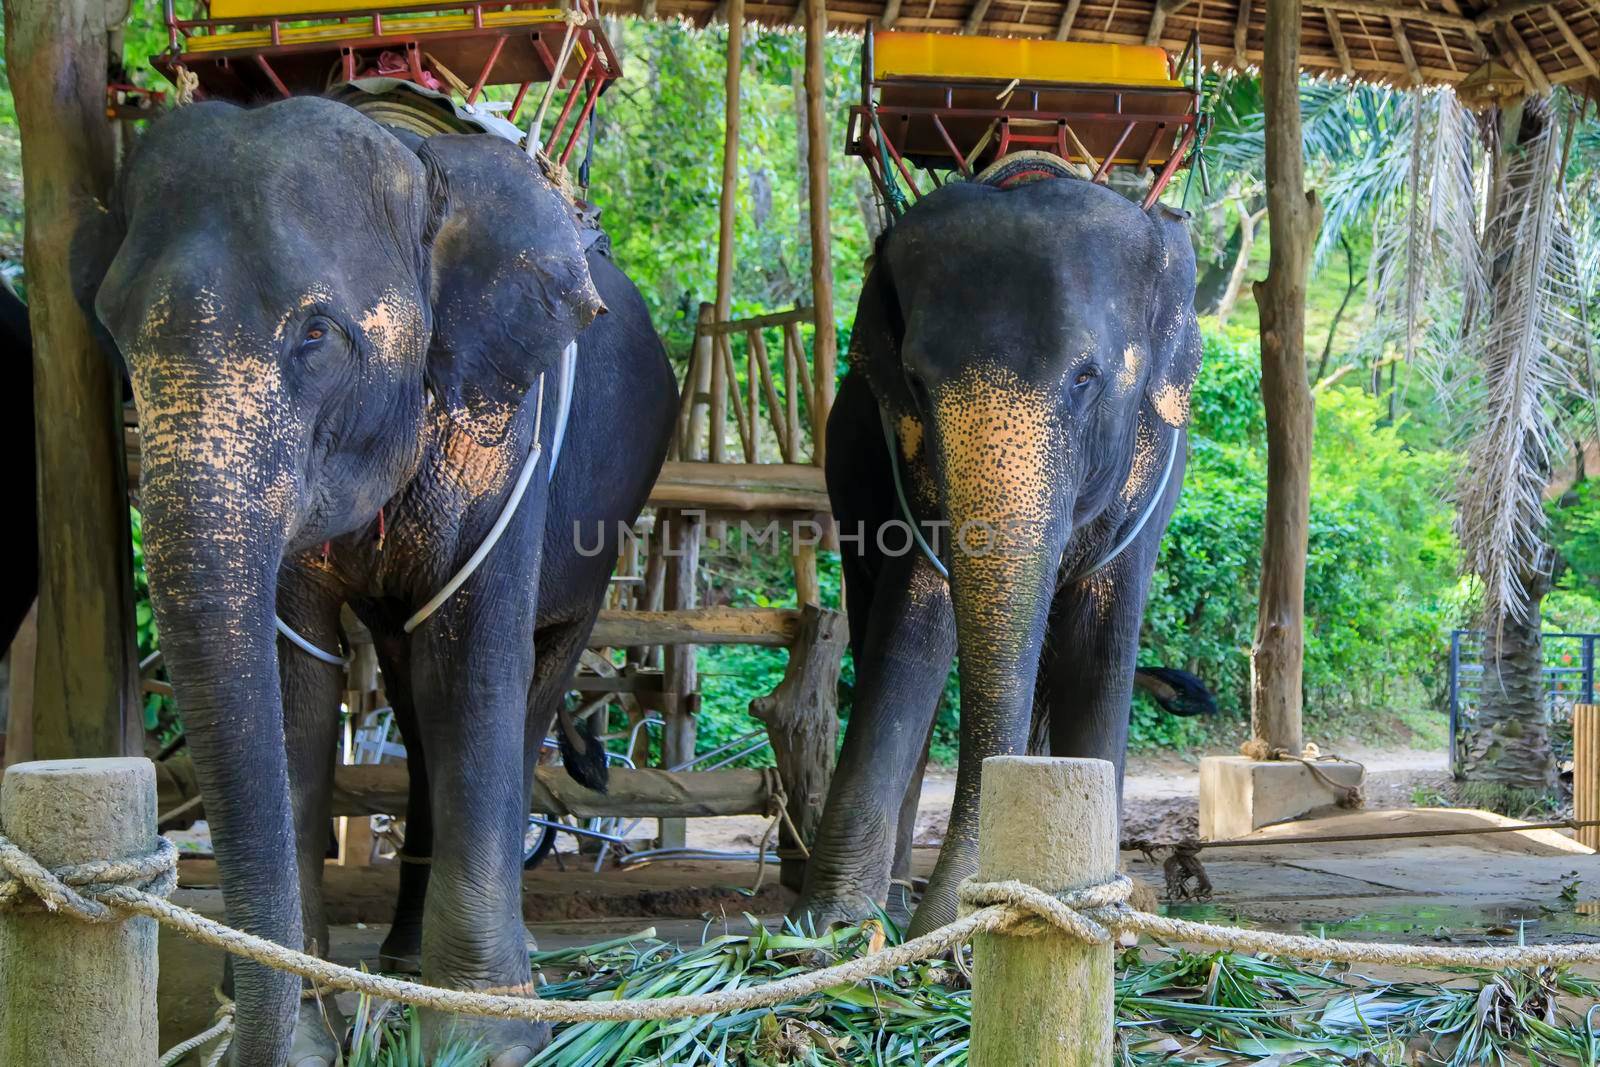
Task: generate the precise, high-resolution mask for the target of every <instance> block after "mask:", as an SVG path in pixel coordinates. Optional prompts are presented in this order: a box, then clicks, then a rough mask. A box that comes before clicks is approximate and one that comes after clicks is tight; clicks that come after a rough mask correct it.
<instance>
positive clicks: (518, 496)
mask: <svg viewBox="0 0 1600 1067" xmlns="http://www.w3.org/2000/svg"><path fill="white" fill-rule="evenodd" d="M577 357H578V342H577V341H576V340H574V341H573V342H572V343H571V344H569V345H567V347H566V348H565V349H564V350H562V353H561V362H560V364H559V369H558V371H557V381H556V407H557V410H556V427H555V440H554V441H552V442H551V447H550V467H549V471H548V473H547V475H546V483H547V484H548V482H549V481H552V480H554V478H555V476H556V462H557V461H558V460H559V459H560V458H561V446H562V444H563V442H564V441H565V439H566V436H567V423H568V421H569V417H570V415H571V410H572V394H573V387H574V382H575V381H576V377H577ZM534 405H535V406H534V415H533V447H532V448H530V449H529V450H528V458H527V459H525V460H523V461H522V470H521V471H519V472H518V474H517V482H516V485H515V486H514V487H513V488H512V490H511V495H510V496H508V497H507V498H506V502H505V504H503V505H502V506H501V508H500V514H499V516H498V517H496V518H495V521H494V525H493V526H492V527H490V528H489V533H488V535H487V536H486V537H485V538H484V539H483V543H482V544H480V545H479V546H478V548H477V551H475V552H473V553H472V555H471V556H470V557H468V559H467V562H465V563H463V564H462V565H461V567H460V569H458V570H457V571H456V572H455V574H453V575H451V576H450V580H449V581H447V582H445V584H444V587H443V588H442V589H440V590H439V591H438V592H437V593H435V594H434V595H433V596H432V597H431V598H430V599H429V600H428V602H427V603H426V604H424V605H422V607H420V608H418V609H417V611H416V612H415V613H414V614H413V615H412V616H411V617H410V618H409V619H407V620H406V624H405V632H406V633H411V632H412V631H413V630H415V629H416V628H417V627H418V626H421V625H422V624H423V623H424V622H426V621H427V620H428V617H429V616H430V615H432V614H433V613H434V612H436V611H438V610H439V608H440V607H442V606H443V605H444V602H445V601H447V600H449V599H450V598H451V597H452V596H454V595H455V592H456V590H458V589H460V588H461V587H462V585H464V584H466V581H467V579H468V578H470V577H472V574H473V572H474V571H476V570H477V569H478V568H479V567H480V566H482V564H483V561H484V560H485V559H487V558H488V556H489V552H490V551H491V550H492V549H493V548H494V546H495V545H496V544H497V543H499V541H500V538H501V536H502V535H503V534H504V533H505V532H506V527H507V526H509V525H510V524H511V518H512V516H513V515H515V514H516V513H517V508H518V507H519V506H520V505H521V504H522V498H523V495H524V494H526V493H527V491H528V483H529V482H531V481H532V480H533V472H534V471H535V470H536V469H537V468H538V466H539V458H540V456H542V455H543V454H544V444H543V442H542V441H541V440H540V438H541V437H543V436H544V375H543V374H541V375H539V385H538V395H537V397H536V398H535V400H534ZM273 621H274V622H276V623H277V627H278V632H279V633H281V634H282V635H283V636H284V637H285V638H287V639H288V640H289V642H290V643H291V644H293V645H294V646H295V647H296V648H299V649H300V650H301V651H303V652H305V653H306V654H307V655H309V656H311V657H313V658H315V659H318V660H321V661H322V662H323V663H327V664H330V665H331V666H335V667H344V666H347V665H348V663H349V661H348V660H346V659H344V658H342V657H340V656H335V655H333V654H332V653H331V652H324V651H323V650H322V649H320V648H318V647H317V646H316V645H314V644H312V643H311V642H310V641H308V640H306V639H305V638H304V637H301V636H300V635H299V634H297V633H295V631H294V630H293V629H292V628H291V627H290V626H289V624H288V623H286V622H284V621H283V619H282V618H281V617H279V616H273Z"/></svg>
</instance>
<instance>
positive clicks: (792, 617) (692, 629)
mask: <svg viewBox="0 0 1600 1067" xmlns="http://www.w3.org/2000/svg"><path fill="white" fill-rule="evenodd" d="M799 627H800V612H799V611H798V610H794V609H788V608H688V609H684V610H679V611H613V610H611V609H609V608H608V609H606V610H604V611H601V612H600V615H599V617H598V618H597V619H596V620H595V624H594V630H593V631H592V632H591V633H590V635H589V647H590V648H636V647H640V646H643V645H757V646H760V647H762V648H787V647H788V646H789V645H792V644H793V643H794V640H795V635H796V634H797V633H798V632H799Z"/></svg>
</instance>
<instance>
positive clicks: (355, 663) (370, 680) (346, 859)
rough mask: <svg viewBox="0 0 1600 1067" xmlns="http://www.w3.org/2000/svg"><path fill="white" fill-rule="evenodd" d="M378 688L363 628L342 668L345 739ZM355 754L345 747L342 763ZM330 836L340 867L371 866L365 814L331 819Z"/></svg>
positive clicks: (368, 823) (373, 658)
mask: <svg viewBox="0 0 1600 1067" xmlns="http://www.w3.org/2000/svg"><path fill="white" fill-rule="evenodd" d="M377 688H378V650H377V649H376V648H374V647H373V644H372V635H371V634H368V633H366V632H365V630H364V629H363V631H362V633H361V635H360V636H359V637H353V640H352V642H351V648H350V665H349V666H348V667H346V668H345V683H344V706H345V711H346V713H347V714H348V715H349V719H348V720H347V725H346V727H345V739H346V740H347V741H350V740H353V739H354V736H355V728H356V727H358V726H360V725H361V720H362V718H363V717H364V716H365V715H366V714H367V712H369V711H371V710H372V709H373V708H374V707H375V705H374V704H373V695H374V694H375V693H376V691H377ZM354 760H355V753H354V752H352V751H351V750H350V747H349V746H348V745H347V746H346V748H345V751H344V761H345V763H353V762H354ZM334 833H335V836H336V837H337V838H338V840H339V859H338V865H339V866H340V867H370V866H371V865H372V851H373V850H372V846H373V843H374V837H373V833H372V818H371V816H365V815H341V816H339V817H338V818H336V819H335V820H334Z"/></svg>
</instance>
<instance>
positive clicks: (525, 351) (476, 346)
mask: <svg viewBox="0 0 1600 1067" xmlns="http://www.w3.org/2000/svg"><path fill="white" fill-rule="evenodd" d="M418 155H419V156H420V157H421V159H422V161H423V163H424V164H425V165H426V166H427V168H428V172H429V183H430V187H431V189H432V200H433V202H434V204H435V215H436V216H437V218H436V221H435V222H433V223H430V224H429V226H428V227H427V228H428V229H434V228H435V227H436V230H437V232H436V234H435V235H434V236H433V237H432V241H431V244H432V274H433V339H432V344H431V347H430V349H429V352H428V368H427V376H428V384H429V385H430V386H431V387H432V389H433V391H434V395H435V396H437V397H438V398H439V400H441V401H442V402H443V403H444V404H445V406H446V408H447V410H449V411H450V412H451V415H452V417H453V418H454V419H455V420H456V421H457V423H458V424H459V425H461V426H462V428H464V429H465V430H466V431H467V432H468V433H469V434H471V435H472V437H473V438H474V439H475V440H477V441H478V442H479V443H480V444H483V445H495V444H498V443H499V442H500V441H501V440H503V439H504V437H505V434H506V432H507V430H508V429H509V428H510V426H511V424H512V421H513V418H514V416H515V415H516V412H517V411H518V409H519V408H520V407H521V406H522V403H523V400H524V399H525V398H526V397H527V394H528V390H529V388H530V387H531V386H532V385H533V383H534V382H535V381H537V380H538V377H539V375H541V374H543V373H544V372H545V371H547V370H549V369H550V368H552V367H554V366H555V364H556V361H557V359H559V357H560V355H561V353H562V351H563V350H564V349H565V348H566V347H567V345H569V344H570V343H571V342H572V341H573V339H574V338H576V337H577V335H578V334H579V333H580V332H581V331H582V330H583V329H584V327H586V326H588V325H589V323H590V322H592V321H594V318H595V316H596V315H598V314H600V313H601V312H602V311H604V310H605V308H604V305H603V303H602V302H601V300H600V294H599V293H598V292H596V291H595V287H594V282H593V281H592V280H591V279H590V277H589V267H588V263H587V261H586V260H585V258H584V255H583V250H582V249H581V248H580V247H579V246H578V234H577V230H576V228H575V227H574V225H573V222H572V218H571V216H570V214H569V212H568V206H567V202H566V199H565V198H564V197H563V196H562V195H561V193H560V191H559V190H557V189H556V187H555V186H554V185H552V184H551V183H550V182H549V181H548V180H546V178H545V177H544V175H543V174H542V173H540V171H539V168H538V166H537V165H536V164H535V163H534V162H533V160H531V159H529V158H528V156H527V154H526V153H524V152H523V151H522V150H521V149H519V148H518V147H517V146H516V145H514V144H512V143H511V142H509V141H504V140H501V139H500V138H498V137H491V136H488V135H481V134H480V135H472V134H467V135H445V136H438V137H430V138H428V139H427V141H425V142H424V143H423V145H422V147H421V148H420V149H419V150H418ZM425 243H426V238H425Z"/></svg>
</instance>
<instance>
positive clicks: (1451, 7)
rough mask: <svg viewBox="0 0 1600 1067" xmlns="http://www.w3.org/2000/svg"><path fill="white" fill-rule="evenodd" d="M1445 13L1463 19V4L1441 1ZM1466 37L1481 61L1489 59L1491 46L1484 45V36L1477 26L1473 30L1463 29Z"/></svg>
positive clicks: (1449, 0) (1454, 1)
mask: <svg viewBox="0 0 1600 1067" xmlns="http://www.w3.org/2000/svg"><path fill="white" fill-rule="evenodd" d="M1440 4H1441V5H1442V6H1443V7H1444V9H1445V11H1446V12H1448V13H1449V14H1451V15H1454V16H1456V17H1457V18H1460V17H1461V4H1460V2H1459V0H1440ZM1461 32H1462V33H1464V34H1465V35H1466V38H1467V43H1468V44H1469V45H1471V46H1472V54H1473V55H1474V56H1476V57H1477V58H1479V59H1488V58H1489V46H1488V45H1486V44H1484V43H1483V34H1481V33H1479V32H1478V28H1477V26H1475V25H1474V26H1473V27H1472V28H1471V29H1462V31H1461Z"/></svg>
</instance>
